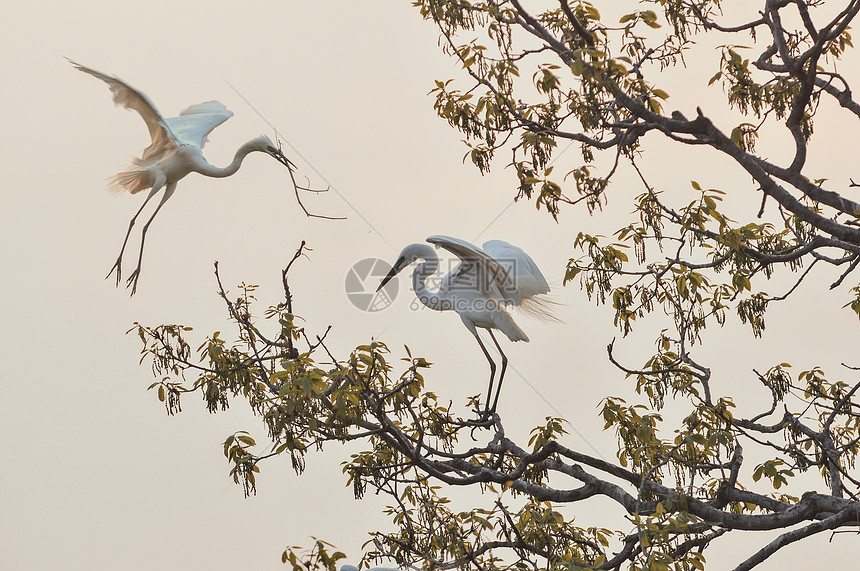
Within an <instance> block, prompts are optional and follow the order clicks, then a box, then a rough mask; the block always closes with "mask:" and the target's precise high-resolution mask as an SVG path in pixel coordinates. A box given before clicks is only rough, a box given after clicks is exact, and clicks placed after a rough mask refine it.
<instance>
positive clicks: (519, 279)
mask: <svg viewBox="0 0 860 571" xmlns="http://www.w3.org/2000/svg"><path fill="white" fill-rule="evenodd" d="M427 241H428V242H429V243H430V244H435V245H436V246H437V247H441V248H445V249H446V250H448V251H449V252H451V253H453V254H454V255H456V256H457V257H458V258H460V264H459V265H458V266H457V267H456V268H455V269H454V270H453V271H451V272H450V273H448V274H447V275H446V276H445V277H444V278H442V281H441V283H440V286H439V289H438V290H437V291H435V292H433V291H430V290H429V289H427V284H426V283H425V282H426V280H427V278H428V277H429V276H431V275H433V274H434V273H435V272H436V270H437V269H438V268H439V258H438V256H437V255H436V252H435V251H434V249H433V248H431V247H430V246H428V245H427V244H411V245H409V246H406V247H405V248H403V251H402V252H400V256H399V257H398V258H397V261H396V262H394V266H393V267H392V268H391V271H390V272H388V275H387V276H385V278H383V280H382V283H381V284H380V285H379V288H378V289H377V291H379V290H380V289H382V288H383V287H385V284H387V283H388V281H389V280H390V279H391V278H393V277H394V276H395V275H396V274H397V273H398V272H400V271H401V270H402V269H403V268H405V267H407V266H409V265H410V264H412V263H413V262H415V261H417V260H424V261H423V262H422V263H420V264H418V266H417V267H416V268H415V270H414V271H413V272H412V287H413V289H414V291H415V295H416V296H417V297H418V299H419V300H420V301H421V303H423V304H424V305H426V306H427V307H429V308H430V309H435V310H436V311H448V310H454V311H456V312H457V314H458V315H459V316H460V319H462V320H463V325H465V326H466V329H468V330H469V331H470V332H471V333H472V335H474V336H475V339H477V340H478V345H480V347H481V351H483V352H484V356H485V357H486V358H487V361H488V362H489V363H490V386H489V388H488V389H487V404H486V408H485V409H484V417H485V418H486V417H487V416H489V414H491V413H492V412H495V410H496V405H497V404H498V401H499V393H500V392H501V389H502V381H503V380H504V377H505V369H506V368H507V365H508V358H507V356H505V352H504V351H502V348H501V346H500V345H499V342H498V341H496V336H495V335H493V329H498V330H499V331H501V332H502V333H504V334H505V335H507V336H508V339H510V340H511V341H526V342H528V340H529V338H528V336H527V335H526V334H525V333H524V332H523V330H522V329H520V327H519V326H518V325H517V324H516V322H514V319H513V317H511V314H510V313H508V312H507V310H506V309H505V308H506V306H516V307H518V308H520V309H521V310H523V311H524V312H525V313H527V314H531V315H533V316H535V317H538V318H543V319H548V320H553V321H557V320H558V319H557V318H556V317H555V316H553V315H552V313H551V312H550V311H549V308H548V302H549V300H547V299H546V298H545V297H542V295H543V294H546V293H549V285H548V284H547V283H546V279H545V278H544V277H543V274H541V272H540V270H539V269H538V267H537V264H535V263H534V260H532V259H531V257H530V256H529V255H528V254H526V253H525V252H523V251H522V250H521V249H520V248H517V247H516V246H512V245H510V244H508V243H507V242H503V241H501V240H490V241H489V242H485V243H484V246H483V249H481V248H478V247H477V246H474V245H473V244H470V243H469V242H466V241H464V240H460V239H457V238H450V237H448V236H430V237H429V238H427ZM550 303H551V302H550ZM478 328H481V329H486V330H487V331H488V332H489V333H490V338H491V339H492V340H493V343H495V345H496V348H497V349H498V350H499V354H500V355H501V357H502V367H501V372H500V373H499V381H498V385H497V387H496V396H495V398H492V400H491V397H492V391H493V380H494V377H495V374H496V363H495V361H494V360H493V358H492V357H491V356H490V353H489V351H487V348H486V347H485V346H484V343H483V342H482V341H481V338H480V336H478ZM491 402H492V405H491V404H490V403H491Z"/></svg>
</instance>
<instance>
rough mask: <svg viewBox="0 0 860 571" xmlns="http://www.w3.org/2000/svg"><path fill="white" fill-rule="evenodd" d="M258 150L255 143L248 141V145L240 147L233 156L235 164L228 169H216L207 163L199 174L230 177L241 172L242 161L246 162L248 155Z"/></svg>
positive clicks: (227, 167) (231, 164) (228, 166)
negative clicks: (238, 171)
mask: <svg viewBox="0 0 860 571" xmlns="http://www.w3.org/2000/svg"><path fill="white" fill-rule="evenodd" d="M258 150H259V149H258V148H256V146H255V144H254V141H248V142H247V143H245V144H244V145H242V146H241V147H239V148H238V150H236V154H235V155H234V156H233V162H231V163H230V164H229V165H227V166H226V167H216V166H213V165H210V164H209V163H205V164H204V165H203V167H202V168H201V169H200V171H199V172H200V174H203V175H206V176H211V177H216V178H223V177H225V176H230V175H232V174H235V173H236V171H237V170H239V167H241V166H242V161H244V160H245V157H247V156H248V153H251V152H253V151H258Z"/></svg>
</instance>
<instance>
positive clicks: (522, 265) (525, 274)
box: [483, 240, 549, 298]
mask: <svg viewBox="0 0 860 571" xmlns="http://www.w3.org/2000/svg"><path fill="white" fill-rule="evenodd" d="M483 247H484V251H485V252H486V253H487V254H489V255H491V256H492V257H493V258H495V259H496V260H497V261H498V262H499V263H500V264H502V265H503V266H504V267H505V269H506V270H508V273H509V274H510V275H511V277H512V278H513V279H514V283H515V285H516V287H517V289H518V290H519V292H520V294H521V295H522V296H523V297H524V298H526V297H531V296H533V295H539V294H543V293H549V284H548V283H546V278H544V277H543V274H542V273H541V271H540V269H538V267H537V264H535V262H534V260H532V258H531V256H529V255H528V254H526V253H525V252H524V251H523V250H522V248H517V247H516V246H513V245H511V244H508V243H507V242H505V241H503V240H490V241H489V242H484V246H483Z"/></svg>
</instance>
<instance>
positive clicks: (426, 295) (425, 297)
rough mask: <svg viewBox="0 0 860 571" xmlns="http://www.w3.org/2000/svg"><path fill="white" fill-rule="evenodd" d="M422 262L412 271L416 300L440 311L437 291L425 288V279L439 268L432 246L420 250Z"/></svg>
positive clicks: (440, 306) (440, 302) (439, 299)
mask: <svg viewBox="0 0 860 571" xmlns="http://www.w3.org/2000/svg"><path fill="white" fill-rule="evenodd" d="M422 257H423V258H424V262H422V263H420V264H418V266H416V268H415V271H413V272H412V289H413V290H415V295H416V296H417V297H418V300H419V301H420V302H421V303H423V304H424V305H426V306H427V307H429V308H430V309H434V310H436V311H442V309H443V308H442V298H441V297H440V295H439V292H433V291H430V290H429V289H427V284H426V280H427V278H428V277H430V276H432V275H433V274H435V273H436V270H437V269H438V268H439V258H438V257H437V256H436V252H434V251H433V248H431V247H430V246H427V251H426V252H422Z"/></svg>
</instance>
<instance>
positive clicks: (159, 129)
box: [66, 58, 175, 159]
mask: <svg viewBox="0 0 860 571" xmlns="http://www.w3.org/2000/svg"><path fill="white" fill-rule="evenodd" d="M66 59H68V58H66ZM68 61H69V63H70V64H72V65H73V66H75V67H76V68H77V69H79V70H81V71H82V72H84V73H88V74H90V75H92V76H93V77H97V78H98V79H101V80H102V81H104V82H105V83H107V84H108V87H110V91H111V93H112V94H113V102H114V103H116V104H117V105H119V106H121V107H125V108H126V109H132V110H134V111H137V113H138V114H139V115H140V117H141V118H142V119H143V122H144V123H146V127H147V128H148V129H149V136H150V137H151V138H152V143H151V144H150V145H149V147H147V148H146V150H144V151H143V158H144V159H146V158H148V157H150V156H152V155H153V154H156V153H158V152H161V151H163V150H164V148H165V147H167V146H169V145H172V144H174V141H175V138H174V136H173V133H171V131H170V127H169V126H168V125H167V123H166V122H165V120H164V117H162V116H161V113H159V112H158V109H157V108H156V107H155V104H154V103H153V102H152V101H150V100H149V97H147V96H146V95H144V94H143V93H141V92H140V91H138V90H137V89H135V88H134V87H132V86H130V85H129V84H127V83H126V82H124V81H123V80H121V79H120V78H118V77H117V76H115V75H110V74H109V73H102V72H100V71H96V70H94V69H90V68H88V67H86V66H83V65H81V64H79V63H75V62H73V61H72V60H70V59H69V60H68Z"/></svg>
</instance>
